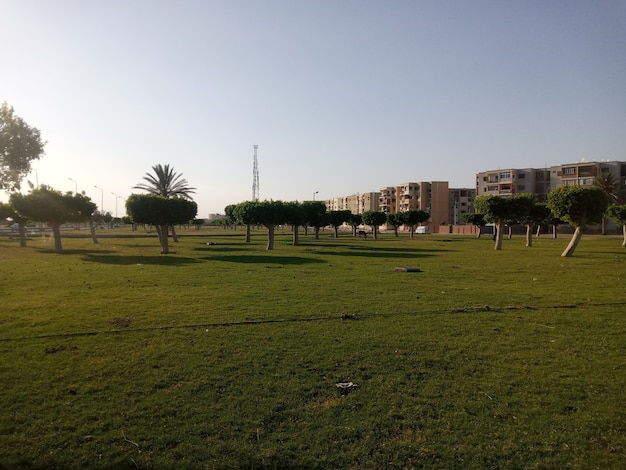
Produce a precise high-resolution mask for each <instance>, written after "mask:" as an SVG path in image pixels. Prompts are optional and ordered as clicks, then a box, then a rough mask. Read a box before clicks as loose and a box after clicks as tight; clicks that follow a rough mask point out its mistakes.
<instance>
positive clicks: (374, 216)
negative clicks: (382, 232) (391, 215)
mask: <svg viewBox="0 0 626 470" xmlns="http://www.w3.org/2000/svg"><path fill="white" fill-rule="evenodd" d="M361 216H362V217H363V223H364V224H365V225H369V226H370V227H372V233H373V234H374V240H376V239H377V238H378V227H380V226H381V225H382V224H384V223H385V222H386V221H387V214H385V213H384V212H381V211H366V212H363V214H362V215H361Z"/></svg>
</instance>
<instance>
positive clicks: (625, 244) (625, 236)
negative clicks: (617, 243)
mask: <svg viewBox="0 0 626 470" xmlns="http://www.w3.org/2000/svg"><path fill="white" fill-rule="evenodd" d="M622 232H623V233H624V242H623V243H622V246H623V247H624V248H626V224H624V225H622Z"/></svg>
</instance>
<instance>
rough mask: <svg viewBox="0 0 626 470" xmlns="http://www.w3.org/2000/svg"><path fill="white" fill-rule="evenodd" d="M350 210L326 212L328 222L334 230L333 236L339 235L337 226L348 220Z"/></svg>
mask: <svg viewBox="0 0 626 470" xmlns="http://www.w3.org/2000/svg"><path fill="white" fill-rule="evenodd" d="M350 215H351V212H350V211H349V210H345V211H330V212H329V213H328V224H329V225H332V227H333V229H334V230H335V238H338V237H339V227H340V226H341V225H343V224H344V223H346V222H348V221H349V220H350Z"/></svg>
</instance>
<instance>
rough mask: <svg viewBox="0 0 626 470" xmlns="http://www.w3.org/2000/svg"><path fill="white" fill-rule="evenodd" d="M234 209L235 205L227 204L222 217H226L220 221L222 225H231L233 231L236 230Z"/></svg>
mask: <svg viewBox="0 0 626 470" xmlns="http://www.w3.org/2000/svg"><path fill="white" fill-rule="evenodd" d="M235 207H237V204H229V205H227V206H226V207H224V215H225V216H226V217H224V218H223V219H220V220H221V221H222V222H221V223H222V224H225V225H232V226H233V230H236V228H237V217H236V216H235Z"/></svg>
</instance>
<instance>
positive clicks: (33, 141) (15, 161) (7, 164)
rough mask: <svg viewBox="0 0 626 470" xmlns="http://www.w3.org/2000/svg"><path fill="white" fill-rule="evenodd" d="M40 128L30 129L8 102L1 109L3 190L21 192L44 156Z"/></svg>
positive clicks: (0, 182) (0, 184)
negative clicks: (25, 179) (37, 162)
mask: <svg viewBox="0 0 626 470" xmlns="http://www.w3.org/2000/svg"><path fill="white" fill-rule="evenodd" d="M45 145H46V143H45V142H43V141H42V140H41V133H40V132H39V129H37V128H35V127H31V126H29V125H28V124H27V123H26V122H25V121H24V120H23V119H22V118H21V117H19V116H18V115H17V114H15V110H14V109H13V107H12V106H9V105H7V103H6V102H4V103H2V106H0V190H5V191H15V190H19V189H20V182H21V181H22V180H23V179H24V177H25V176H26V175H27V174H28V173H30V171H31V163H32V162H33V161H34V160H38V159H39V158H41V156H42V155H43V154H44V146H45Z"/></svg>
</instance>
